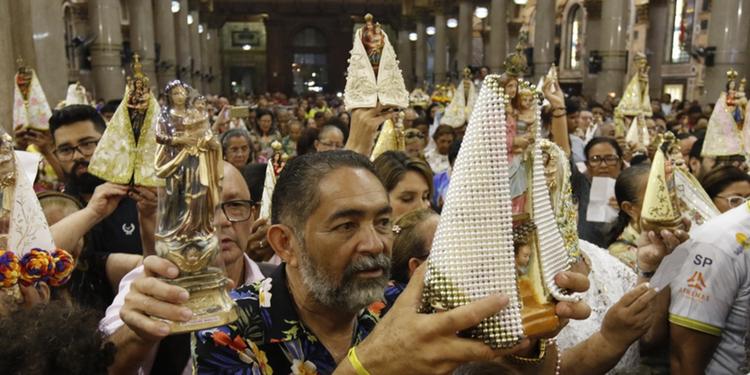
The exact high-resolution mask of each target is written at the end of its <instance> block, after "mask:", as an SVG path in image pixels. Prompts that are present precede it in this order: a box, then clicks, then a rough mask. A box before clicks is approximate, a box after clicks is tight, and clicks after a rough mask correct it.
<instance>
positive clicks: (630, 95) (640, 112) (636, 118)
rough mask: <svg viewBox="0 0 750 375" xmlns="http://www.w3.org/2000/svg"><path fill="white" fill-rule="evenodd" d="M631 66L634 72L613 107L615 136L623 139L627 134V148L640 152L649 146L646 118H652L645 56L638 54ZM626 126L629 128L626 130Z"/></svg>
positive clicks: (647, 67)
mask: <svg viewBox="0 0 750 375" xmlns="http://www.w3.org/2000/svg"><path fill="white" fill-rule="evenodd" d="M633 64H634V65H635V70H636V72H635V74H634V75H633V78H631V79H630V82H629V83H628V85H627V87H626V88H625V92H624V93H623V95H622V99H620V103H618V104H617V107H615V136H617V137H625V136H626V133H627V137H626V141H627V146H628V147H630V149H633V150H635V149H638V150H640V149H643V148H645V147H648V145H649V144H650V141H649V139H648V130H647V129H646V118H650V117H652V116H653V112H652V111H651V98H650V96H649V93H648V90H649V83H648V71H649V66H648V61H647V60H646V55H644V54H643V53H642V52H638V53H637V54H636V55H635V57H634V58H633ZM626 126H629V128H627V129H626ZM644 151H645V150H644Z"/></svg>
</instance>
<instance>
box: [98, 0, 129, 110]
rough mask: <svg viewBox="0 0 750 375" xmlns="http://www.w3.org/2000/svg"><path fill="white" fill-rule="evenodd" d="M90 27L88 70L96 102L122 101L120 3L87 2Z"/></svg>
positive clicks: (123, 86) (116, 0)
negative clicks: (89, 69)
mask: <svg viewBox="0 0 750 375" xmlns="http://www.w3.org/2000/svg"><path fill="white" fill-rule="evenodd" d="M89 23H90V24H91V30H92V32H93V33H94V37H95V39H94V43H93V44H92V45H91V70H92V72H93V74H94V84H95V90H96V95H95V97H96V98H104V100H112V99H118V98H122V95H123V93H124V90H125V79H124V77H123V74H122V62H121V58H120V54H121V52H122V32H121V29H120V1H119V0H89Z"/></svg>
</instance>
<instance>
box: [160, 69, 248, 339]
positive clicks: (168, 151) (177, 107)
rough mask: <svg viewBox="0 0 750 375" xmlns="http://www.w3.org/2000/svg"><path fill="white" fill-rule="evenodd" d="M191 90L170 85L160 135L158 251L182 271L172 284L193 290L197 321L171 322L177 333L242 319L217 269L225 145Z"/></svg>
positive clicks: (226, 281)
mask: <svg viewBox="0 0 750 375" xmlns="http://www.w3.org/2000/svg"><path fill="white" fill-rule="evenodd" d="M190 90H191V89H190V87H189V86H188V85H186V84H184V83H182V82H181V81H172V82H170V83H169V84H167V86H166V88H165V90H164V91H165V94H166V96H167V106H166V107H165V108H163V109H162V112H161V117H160V119H159V124H158V127H157V131H156V139H157V142H158V143H159V146H158V149H157V153H156V175H157V177H159V178H163V179H165V184H166V186H165V187H164V189H161V190H160V191H159V209H158V218H157V228H156V252H157V254H158V255H159V256H161V257H163V258H166V259H168V260H170V261H172V262H173V263H174V264H176V265H177V267H178V268H179V269H180V277H178V278H177V279H175V280H169V281H170V282H172V283H175V284H177V285H180V286H182V287H183V288H185V289H187V290H188V292H190V300H189V301H188V302H187V305H188V307H190V308H191V309H192V310H193V313H194V318H193V320H191V321H190V322H187V323H178V322H173V323H172V333H177V332H185V331H193V330H197V329H205V328H210V327H214V326H219V325H223V324H226V323H228V322H231V321H233V320H235V319H236V318H237V313H236V311H235V306H234V304H233V303H232V301H231V299H230V298H229V296H228V295H227V294H226V291H225V290H224V287H225V286H226V284H227V283H228V280H227V279H226V277H224V276H223V273H222V272H221V270H220V269H218V268H216V267H212V264H213V262H214V259H215V258H216V256H217V255H218V254H219V247H218V245H219V242H218V236H217V233H216V227H215V226H214V215H215V212H216V211H215V209H216V207H217V206H218V205H219V203H220V202H221V200H220V198H221V178H222V176H221V175H222V173H221V171H222V167H221V164H220V163H221V145H220V144H219V143H218V142H217V141H216V139H215V138H214V137H213V133H212V132H211V127H210V125H209V123H208V116H207V115H206V113H205V112H200V111H198V110H197V109H195V108H192V107H190V106H189V105H188V103H189V99H188V96H189V94H190Z"/></svg>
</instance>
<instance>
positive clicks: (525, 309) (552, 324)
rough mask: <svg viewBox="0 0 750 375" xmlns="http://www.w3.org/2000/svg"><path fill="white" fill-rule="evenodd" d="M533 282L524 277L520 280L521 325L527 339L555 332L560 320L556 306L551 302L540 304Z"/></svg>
mask: <svg viewBox="0 0 750 375" xmlns="http://www.w3.org/2000/svg"><path fill="white" fill-rule="evenodd" d="M534 294H535V293H534V287H533V286H532V285H531V280H528V278H525V277H522V278H520V279H519V280H518V297H519V299H520V300H521V323H522V324H523V333H524V335H525V336H527V337H540V336H544V335H546V334H549V333H552V332H555V331H556V330H557V329H558V327H559V326H560V320H559V318H558V317H557V315H555V304H554V303H553V302H551V301H549V302H545V303H540V302H539V297H538V296H536V295H534Z"/></svg>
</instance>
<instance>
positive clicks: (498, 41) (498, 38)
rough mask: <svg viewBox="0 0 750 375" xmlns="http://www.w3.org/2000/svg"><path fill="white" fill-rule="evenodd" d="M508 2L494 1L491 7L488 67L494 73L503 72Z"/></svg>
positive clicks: (503, 0)
mask: <svg viewBox="0 0 750 375" xmlns="http://www.w3.org/2000/svg"><path fill="white" fill-rule="evenodd" d="M507 1H508V0H492V3H491V6H490V43H489V48H488V51H487V65H488V66H489V68H490V72H492V73H500V72H502V70H503V60H504V59H505V55H506V54H507V52H506V44H507V41H506V40H507V37H508V24H507V22H506V14H507V10H506V3H507Z"/></svg>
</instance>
